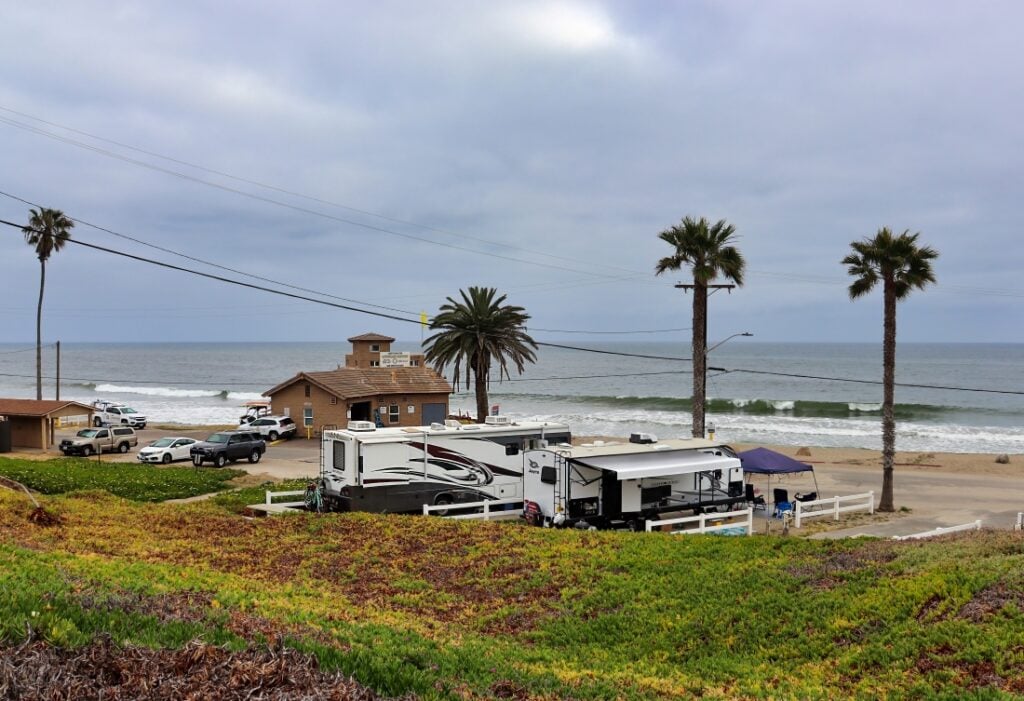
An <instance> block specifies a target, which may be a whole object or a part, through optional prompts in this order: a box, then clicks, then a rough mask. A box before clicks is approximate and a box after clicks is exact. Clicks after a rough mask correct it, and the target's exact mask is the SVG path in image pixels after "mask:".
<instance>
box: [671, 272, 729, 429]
mask: <svg viewBox="0 0 1024 701" xmlns="http://www.w3.org/2000/svg"><path fill="white" fill-rule="evenodd" d="M734 287H736V285H708V284H706V283H705V284H698V283H696V282H695V283H693V284H689V285H687V284H683V283H678V284H677V285H676V289H681V290H687V291H689V290H691V289H692V290H693V294H694V300H693V305H694V309H695V311H696V312H697V316H700V317H702V318H703V323H699V324H696V323H695V324H694V325H693V437H694V438H703V437H704V416H705V414H706V410H705V406H704V405H705V400H706V392H707V382H708V290H711V291H712V294H714V293H715V292H717V291H718V290H729V291H732V289H733V288H734ZM695 321H696V320H695Z"/></svg>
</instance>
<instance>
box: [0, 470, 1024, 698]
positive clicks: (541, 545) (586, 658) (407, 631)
mask: <svg viewBox="0 0 1024 701" xmlns="http://www.w3.org/2000/svg"><path fill="white" fill-rule="evenodd" d="M227 506H230V504H227ZM46 507H47V508H48V509H50V510H51V511H53V512H54V513H55V514H56V515H57V516H58V517H59V519H60V521H61V523H60V525H58V526H54V527H48V528H47V527H41V526H38V525H35V524H33V523H32V522H30V521H29V518H28V516H29V514H30V512H31V510H32V505H31V503H30V502H29V501H28V500H27V499H26V498H25V497H24V495H19V494H16V493H14V492H7V491H5V490H0V637H2V638H3V639H4V640H5V641H7V642H8V643H11V644H14V643H18V642H20V641H21V640H23V639H24V636H25V631H26V626H31V629H32V630H33V631H35V632H37V633H38V634H39V635H40V636H42V637H43V638H44V639H45V640H48V641H50V642H52V643H53V644H56V645H62V646H78V645H83V644H85V643H86V642H88V641H90V640H93V639H95V638H96V637H97V636H98V635H100V634H104V633H106V634H109V635H110V636H111V637H112V638H113V640H114V642H115V643H118V644H128V643H133V644H137V645H144V646H157V647H164V646H166V647H170V648H176V649H178V648H181V647H182V646H184V645H185V644H186V642H187V641H189V640H191V639H194V638H196V637H201V638H202V639H203V640H205V641H207V642H214V643H218V644H226V645H228V646H230V647H231V648H232V649H240V648H242V647H257V648H258V647H261V646H264V645H267V644H270V645H271V646H273V645H276V644H278V642H284V643H285V644H286V645H288V646H289V647H293V648H296V649H298V650H300V651H304V652H311V653H313V654H315V655H316V656H317V657H318V658H319V660H320V663H321V665H322V666H323V667H324V668H325V669H326V670H328V671H334V670H338V671H342V672H344V673H345V674H352V675H354V676H355V678H356V679H357V680H358V681H359V682H361V683H363V684H366V685H369V686H371V687H373V688H374V689H376V690H377V691H378V692H381V693H384V694H388V695H398V694H403V693H409V692H411V693H414V694H417V695H419V696H421V697H424V698H452V699H454V698H460V699H466V698H494V697H510V698H550V699H556V698H567V697H572V698H580V699H582V698H602V699H612V698H627V699H654V698H679V697H684V698H686V697H697V696H703V697H710V698H823V699H824V698H872V699H873V698H884V697H898V698H906V697H914V698H950V699H953V698H958V699H959V698H976V699H982V698H1013V697H1015V695H1018V694H1021V693H1024V536H1022V535H1021V534H1019V533H1012V532H1000V533H992V532H982V533H980V534H972V535H969V536H960V537H947V538H944V539H940V540H936V541H933V542H912V543H911V542H908V543H895V542H888V541H872V540H863V539H856V540H847V541H809V540H803V539H798V538H771V537H765V536H755V537H750V538H737V537H733V538H730V537H714V536H686V537H673V536H669V535H667V534H660V533H655V534H642V533H635V534H634V533H608V532H581V531H575V530H565V531H558V530H548V529H532V528H527V527H525V526H519V525H515V524H499V523H466V522H453V521H447V520H444V519H439V518H424V517H408V516H375V515H366V514H346V515H340V514H326V515H319V514H296V515H294V516H291V517H289V518H267V519H255V520H254V519H243V518H240V517H238V516H237V515H235V514H233V513H230V512H229V511H228V510H227V509H226V508H225V507H224V506H221V505H218V504H216V503H212V500H208V501H204V502H200V503H195V504H188V505H171V504H139V503H132V502H128V501H123V500H117V499H113V498H110V497H107V496H105V495H102V494H100V493H89V494H80V495H67V496H62V497H53V498H49V499H47V504H46Z"/></svg>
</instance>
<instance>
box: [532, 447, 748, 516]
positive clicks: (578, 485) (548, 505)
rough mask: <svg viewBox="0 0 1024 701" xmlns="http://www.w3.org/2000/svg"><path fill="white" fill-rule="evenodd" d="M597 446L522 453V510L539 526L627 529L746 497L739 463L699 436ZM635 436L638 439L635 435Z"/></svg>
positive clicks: (725, 450)
mask: <svg viewBox="0 0 1024 701" xmlns="http://www.w3.org/2000/svg"><path fill="white" fill-rule="evenodd" d="M643 435H644V434H634V438H633V439H631V440H636V441H637V442H630V443H608V444H604V443H595V444H591V445H583V446H578V447H555V446H553V447H551V448H548V449H542V450H530V451H527V452H526V453H524V454H523V461H524V464H525V470H524V487H523V498H524V504H523V507H524V509H523V513H524V516H525V518H526V520H527V521H528V522H529V523H532V524H534V525H538V526H557V527H567V526H576V527H578V528H591V527H593V528H630V529H632V530H644V521H646V520H647V519H651V518H654V517H655V516H657V515H658V514H662V513H666V512H672V511H693V512H695V513H701V512H704V511H715V510H717V509H718V508H719V507H728V506H731V505H733V504H738V503H741V502H743V501H744V498H745V496H744V490H743V468H742V467H741V465H740V460H739V458H738V457H736V454H735V453H734V452H733V450H732V449H731V448H729V447H728V446H725V445H722V444H720V443H715V442H714V441H706V440H701V439H696V438H695V439H685V440H668V441H662V442H660V443H659V442H656V441H651V442H648V441H647V440H645V439H644V438H642V436H643ZM638 436H639V437H641V438H638Z"/></svg>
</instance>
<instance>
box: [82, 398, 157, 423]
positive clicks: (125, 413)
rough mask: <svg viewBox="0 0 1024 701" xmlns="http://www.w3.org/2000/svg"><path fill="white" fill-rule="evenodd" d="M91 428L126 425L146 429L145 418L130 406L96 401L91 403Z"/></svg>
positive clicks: (100, 400)
mask: <svg viewBox="0 0 1024 701" xmlns="http://www.w3.org/2000/svg"><path fill="white" fill-rule="evenodd" d="M92 409H93V412H94V413H93V417H92V425H93V426H103V425H104V424H106V425H108V426H117V425H119V424H120V425H128V426H131V427H132V428H146V417H145V416H143V415H142V414H140V413H139V412H137V411H135V410H134V409H132V408H131V407H130V406H125V405H124V404H119V403H117V402H108V401H105V400H102V399H97V400H96V401H95V402H93V403H92Z"/></svg>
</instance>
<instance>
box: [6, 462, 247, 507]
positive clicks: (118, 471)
mask: <svg viewBox="0 0 1024 701" xmlns="http://www.w3.org/2000/svg"><path fill="white" fill-rule="evenodd" d="M244 474H245V472H244V471H242V470H225V469H221V470H217V469H213V468H198V469H197V468H194V467H192V466H191V465H190V466H188V467H163V466H156V465H141V464H138V463H127V462H103V461H97V460H95V459H92V460H88V459H85V458H57V459H54V460H24V459H20V460H19V459H16V458H0V477H8V478H10V479H13V480H17V481H18V482H21V483H22V484H24V485H25V486H27V487H28V488H29V489H32V490H35V491H37V492H41V493H43V494H63V493H65V492H73V491H80V490H92V489H102V490H104V491H107V492H110V493H111V494H114V495H117V496H120V497H124V498H125V499H132V500H135V501H165V500H167V499H184V498H186V497H194V496H198V495H200V494H209V493H211V492H217V491H220V490H223V489H227V488H228V485H227V484H226V483H227V482H228V481H229V480H231V479H233V478H235V477H238V476H240V475H244Z"/></svg>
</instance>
